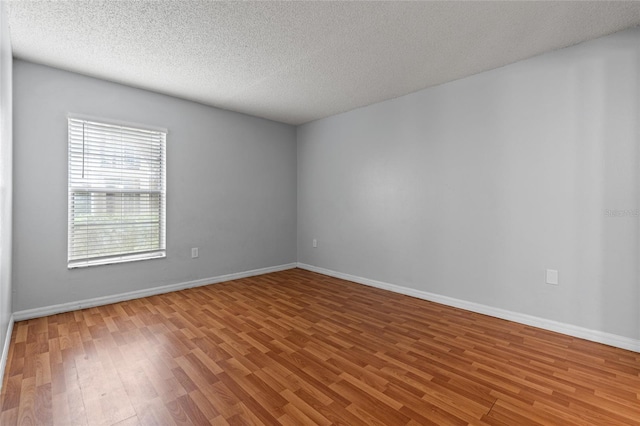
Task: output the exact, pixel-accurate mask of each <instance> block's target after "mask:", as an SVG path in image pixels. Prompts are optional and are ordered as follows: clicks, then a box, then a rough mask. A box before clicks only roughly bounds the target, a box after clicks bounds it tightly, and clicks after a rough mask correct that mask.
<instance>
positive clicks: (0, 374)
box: [0, 315, 14, 391]
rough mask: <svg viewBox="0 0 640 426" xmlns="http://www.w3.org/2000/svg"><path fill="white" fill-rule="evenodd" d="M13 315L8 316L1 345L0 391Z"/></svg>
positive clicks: (0, 389)
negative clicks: (2, 344)
mask: <svg viewBox="0 0 640 426" xmlns="http://www.w3.org/2000/svg"><path fill="white" fill-rule="evenodd" d="M13 323H14V319H13V315H11V317H9V325H8V326H7V336H6V337H5V339H4V346H3V347H2V356H1V357H0V391H2V383H3V382H4V370H5V368H6V366H7V359H8V358H9V344H10V343H11V334H12V333H13Z"/></svg>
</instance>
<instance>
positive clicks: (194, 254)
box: [191, 247, 198, 259]
mask: <svg viewBox="0 0 640 426" xmlns="http://www.w3.org/2000/svg"><path fill="white" fill-rule="evenodd" d="M197 257H198V247H194V248H192V249H191V258H192V259H195V258H197Z"/></svg>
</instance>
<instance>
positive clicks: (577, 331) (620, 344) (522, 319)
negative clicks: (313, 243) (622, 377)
mask: <svg viewBox="0 0 640 426" xmlns="http://www.w3.org/2000/svg"><path fill="white" fill-rule="evenodd" d="M298 268H300V269H306V270H308V271H312V272H317V273H319V274H323V275H329V276H332V277H336V278H341V279H343V280H347V281H353V282H355V283H358V284H364V285H368V286H371V287H376V288H381V289H384V290H389V291H392V292H394V293H400V294H405V295H407V296H413V297H416V298H418V299H424V300H428V301H430V302H436V303H440V304H442V305H447V306H453V307H455V308H460V309H464V310H467V311H471V312H477V313H479V314H484V315H489V316H492V317H496V318H501V319H505V320H508V321H513V322H517V323H520V324H525V325H530V326H533V327H538V328H542V329H544V330H549V331H555V332H557V333H562V334H566V335H568V336H573V337H578V338H581V339H585V340H590V341H592V342H597V343H603V344H605V345H609V346H615V347H617V348H622V349H627V350H630V351H634V352H640V340H636V339H631V338H629V337H624V336H618V335H616V334H611V333H606V332H604V331H598V330H590V329H588V328H584V327H578V326H575V325H571V324H565V323H561V322H558V321H553V320H549V319H545V318H540V317H535V316H533V315H527V314H521V313H518V312H513V311H508V310H506V309H500V308H494V307H492V306H487V305H482V304H480V303H474V302H468V301H466V300H461V299H455V298H453V297H448V296H442V295H439V294H434V293H428V292H426V291H421V290H415V289H412V288H408V287H402V286H399V285H395V284H389V283H385V282H382V281H376V280H372V279H368V278H362V277H358V276H355V275H350V274H344V273H342V272H336V271H332V270H330V269H325V268H320V267H317V266H312V265H307V264H304V263H298Z"/></svg>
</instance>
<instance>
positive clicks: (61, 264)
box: [13, 60, 296, 312]
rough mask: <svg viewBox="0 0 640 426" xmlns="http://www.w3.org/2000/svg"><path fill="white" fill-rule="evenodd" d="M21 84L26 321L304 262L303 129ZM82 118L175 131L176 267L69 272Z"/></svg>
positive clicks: (62, 84) (107, 93) (171, 104)
mask: <svg viewBox="0 0 640 426" xmlns="http://www.w3.org/2000/svg"><path fill="white" fill-rule="evenodd" d="M13 75H14V94H15V95H14V138H15V146H14V154H15V155H14V165H15V167H14V170H15V174H14V222H13V232H14V252H13V280H14V285H13V289H14V292H15V294H14V305H13V309H14V312H15V311H21V310H25V309H32V308H38V307H43V306H51V305H55V304H59V303H65V302H74V301H80V300H84V299H89V298H94V297H100V296H107V295H114V294H119V293H125V292H130V291H135V290H143V289H147V288H152V287H157V286H162V285H168V284H176V283H182V282H187V281H191V280H196V279H203V278H208V277H215V276H220V275H225V274H229V273H235V272H244V271H249V270H253V269H258V268H263V267H271V266H276V265H282V264H287V263H290V262H295V260H296V238H295V234H296V141H295V129H294V128H293V127H291V126H288V125H285V124H281V123H275V122H271V121H268V120H264V119H259V118H254V117H250V116H246V115H242V114H238V113H233V112H228V111H223V110H219V109H215V108H211V107H207V106H204V105H200V104H197V103H193V102H188V101H184V100H180V99H176V98H172V97H168V96H164V95H159V94H155V93H151V92H147V91H143V90H138V89H134V88H131V87H126V86H122V85H118V84H115V83H110V82H106V81H101V80H97V79H93V78H89V77H84V76H81V75H78V74H73V73H69V72H66V71H61V70H57V69H54V68H48V67H45V66H41V65H35V64H32V63H28V62H24V61H19V60H16V61H15V62H14V74H13ZM70 112H71V113H78V114H85V115H91V116H97V117H105V118H110V119H115V120H122V121H127V122H134V123H142V124H148V125H155V126H160V127H165V128H168V129H169V134H168V136H167V200H168V201H167V258H166V259H160V260H147V261H141V262H131V263H126V264H118V265H108V266H96V267H90V268H83V269H74V270H68V269H67V259H66V256H67V118H66V117H67V114H68V113H70ZM191 247H199V248H200V257H199V258H198V259H191Z"/></svg>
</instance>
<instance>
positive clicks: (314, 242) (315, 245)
mask: <svg viewBox="0 0 640 426" xmlns="http://www.w3.org/2000/svg"><path fill="white" fill-rule="evenodd" d="M313 247H314V248H316V247H318V240H316V239H315V238H314V239H313Z"/></svg>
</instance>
